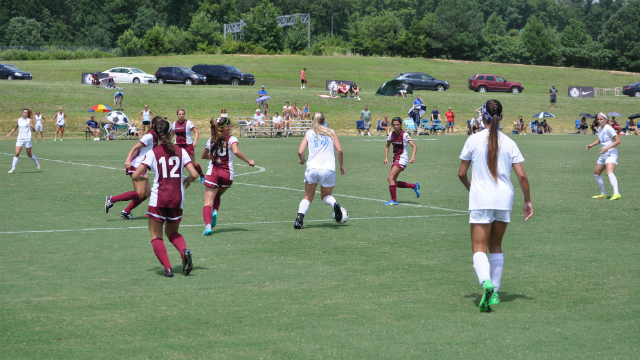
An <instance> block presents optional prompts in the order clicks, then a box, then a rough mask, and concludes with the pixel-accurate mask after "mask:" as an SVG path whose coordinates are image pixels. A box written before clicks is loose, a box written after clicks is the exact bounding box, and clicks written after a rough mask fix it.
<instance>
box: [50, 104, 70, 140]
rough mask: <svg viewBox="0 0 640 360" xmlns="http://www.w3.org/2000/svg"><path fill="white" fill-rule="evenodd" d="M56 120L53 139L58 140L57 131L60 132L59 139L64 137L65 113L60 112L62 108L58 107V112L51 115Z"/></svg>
mask: <svg viewBox="0 0 640 360" xmlns="http://www.w3.org/2000/svg"><path fill="white" fill-rule="evenodd" d="M53 118H54V119H55V121H56V135H55V136H54V138H53V141H58V133H60V141H62V138H63V137H64V127H65V125H66V124H67V115H66V114H65V113H63V112H62V108H58V112H57V113H56V114H55V115H54V117H53Z"/></svg>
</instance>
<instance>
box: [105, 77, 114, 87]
mask: <svg viewBox="0 0 640 360" xmlns="http://www.w3.org/2000/svg"><path fill="white" fill-rule="evenodd" d="M107 86H108V87H110V88H112V89H115V88H116V82H115V81H114V80H113V78H111V79H109V82H108V83H107Z"/></svg>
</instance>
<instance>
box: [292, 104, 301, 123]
mask: <svg viewBox="0 0 640 360" xmlns="http://www.w3.org/2000/svg"><path fill="white" fill-rule="evenodd" d="M291 113H292V115H293V118H294V119H299V118H300V109H298V105H296V103H293V106H292V107H291Z"/></svg>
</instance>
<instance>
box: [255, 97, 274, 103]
mask: <svg viewBox="0 0 640 360" xmlns="http://www.w3.org/2000/svg"><path fill="white" fill-rule="evenodd" d="M269 99H271V96H268V95H267V96H260V97H259V98H257V99H256V102H257V103H258V102H260V101H267V100H269Z"/></svg>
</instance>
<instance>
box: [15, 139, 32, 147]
mask: <svg viewBox="0 0 640 360" xmlns="http://www.w3.org/2000/svg"><path fill="white" fill-rule="evenodd" d="M18 146H20V147H25V148H27V149H29V148H31V139H29V140H21V139H18V140H16V147H18Z"/></svg>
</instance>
